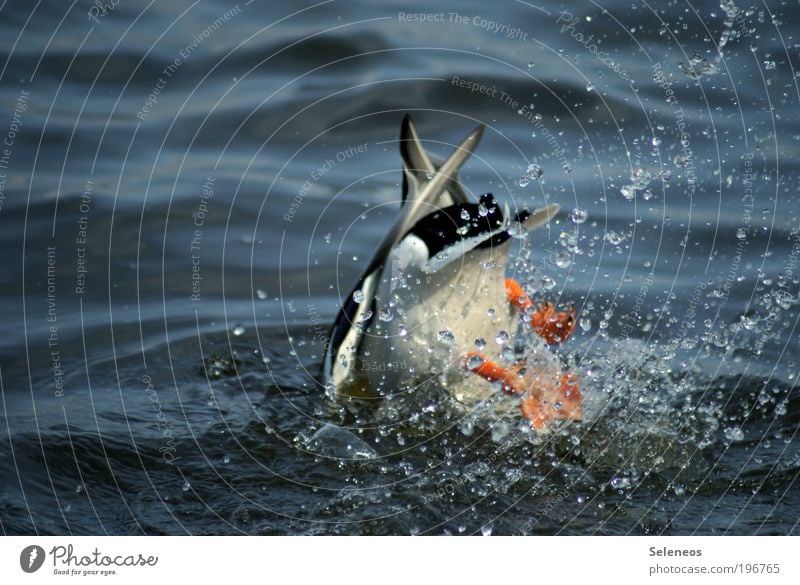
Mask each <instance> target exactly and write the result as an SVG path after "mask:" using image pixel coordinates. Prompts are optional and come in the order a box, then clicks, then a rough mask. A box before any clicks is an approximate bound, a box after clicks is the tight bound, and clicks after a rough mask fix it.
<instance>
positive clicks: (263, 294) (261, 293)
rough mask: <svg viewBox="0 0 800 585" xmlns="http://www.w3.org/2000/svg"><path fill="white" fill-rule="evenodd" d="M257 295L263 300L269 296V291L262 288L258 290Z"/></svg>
mask: <svg viewBox="0 0 800 585" xmlns="http://www.w3.org/2000/svg"><path fill="white" fill-rule="evenodd" d="M256 296H257V297H258V298H259V299H261V300H262V301H263V300H264V299H266V298H267V291H265V290H264V289H261V288H260V289H258V290H257V291H256Z"/></svg>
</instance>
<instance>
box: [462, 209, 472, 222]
mask: <svg viewBox="0 0 800 585" xmlns="http://www.w3.org/2000/svg"><path fill="white" fill-rule="evenodd" d="M470 217H471V216H470V214H469V211H467V210H466V209H462V210H461V219H463V220H469V219H470Z"/></svg>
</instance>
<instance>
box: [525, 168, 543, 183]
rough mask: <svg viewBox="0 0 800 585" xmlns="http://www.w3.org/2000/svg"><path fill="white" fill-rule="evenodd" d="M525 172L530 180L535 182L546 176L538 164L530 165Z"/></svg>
mask: <svg viewBox="0 0 800 585" xmlns="http://www.w3.org/2000/svg"><path fill="white" fill-rule="evenodd" d="M525 172H526V173H527V174H528V178H529V179H531V180H533V181H538V180H539V179H540V178H541V177H542V175H544V170H543V169H542V167H540V166H539V165H537V164H529V165H528V168H527V169H526V170H525Z"/></svg>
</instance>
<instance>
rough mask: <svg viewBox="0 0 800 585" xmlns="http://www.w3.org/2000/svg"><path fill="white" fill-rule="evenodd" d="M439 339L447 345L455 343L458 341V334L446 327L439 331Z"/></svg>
mask: <svg viewBox="0 0 800 585" xmlns="http://www.w3.org/2000/svg"><path fill="white" fill-rule="evenodd" d="M439 341H441V342H442V343H446V344H447V345H453V343H455V341H456V336H455V335H453V332H452V331H450V330H448V329H444V330H442V331H439Z"/></svg>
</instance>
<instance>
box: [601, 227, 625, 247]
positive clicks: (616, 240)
mask: <svg viewBox="0 0 800 585" xmlns="http://www.w3.org/2000/svg"><path fill="white" fill-rule="evenodd" d="M606 241H607V242H608V243H609V244H611V245H613V246H619V245H620V244H621V243H622V242H624V241H625V236H624V235H622V234H618V233H617V232H615V231H614V230H610V231H608V232H606Z"/></svg>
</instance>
